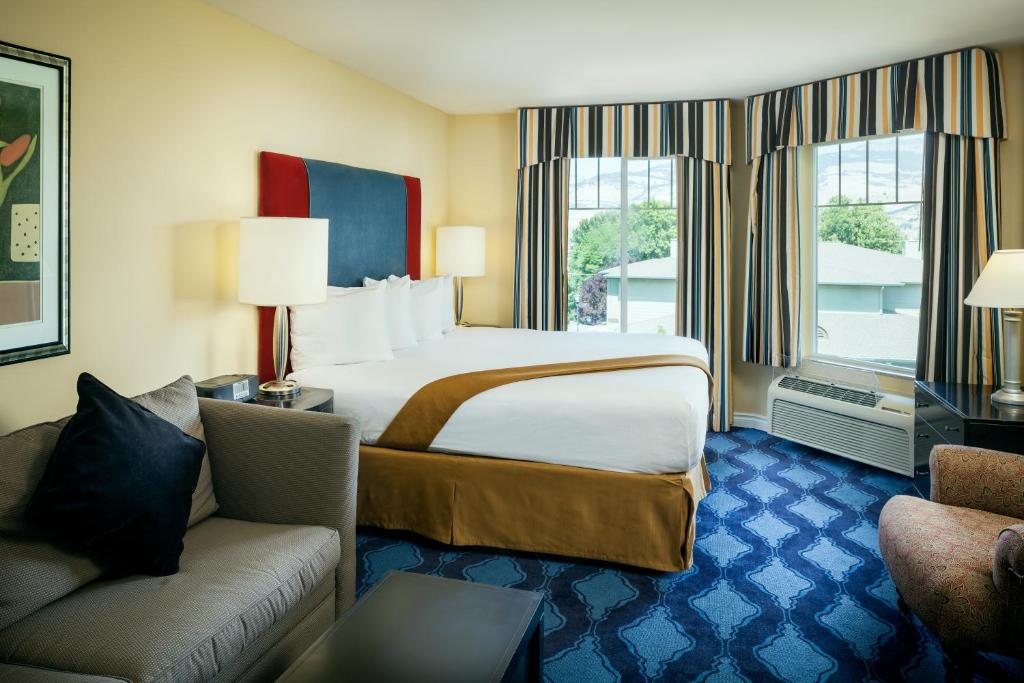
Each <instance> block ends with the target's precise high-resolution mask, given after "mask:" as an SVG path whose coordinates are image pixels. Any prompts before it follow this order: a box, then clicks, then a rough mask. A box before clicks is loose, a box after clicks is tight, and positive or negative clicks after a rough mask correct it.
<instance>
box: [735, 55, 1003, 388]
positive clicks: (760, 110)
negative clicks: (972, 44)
mask: <svg viewBox="0 0 1024 683" xmlns="http://www.w3.org/2000/svg"><path fill="white" fill-rule="evenodd" d="M746 104H747V108H746V117H747V140H746V142H747V159H748V160H749V161H750V162H751V163H753V164H754V169H753V175H752V178H751V194H750V208H749V210H750V216H749V220H748V226H749V227H748V258H747V273H746V282H747V297H746V305H745V316H744V321H745V322H744V347H743V358H744V360H749V361H751V362H754V363H762V364H765V365H776V366H780V367H790V366H794V365H796V364H797V363H799V360H800V349H799V333H798V331H799V314H800V312H799V308H800V307H799V282H800V258H799V227H800V225H799V219H798V217H797V214H796V210H797V207H796V205H795V203H793V202H795V199H796V188H795V185H793V183H795V182H796V163H795V157H794V156H792V155H790V154H789V153H790V152H791V151H792V150H793V149H794V148H796V147H799V146H801V145H809V144H815V143H819V142H833V141H836V140H844V139H848V138H856V137H864V136H869V135H883V134H888V133H896V132H899V131H901V130H911V129H912V130H924V131H929V132H934V133H936V134H942V135H943V137H944V138H959V140H960V141H959V142H956V143H954V142H951V141H948V140H947V141H946V142H944V143H942V145H940V146H945V148H946V149H945V150H944V154H945V160H944V161H943V162H942V163H943V164H945V165H946V166H947V167H949V170H942V173H943V175H942V176H939V177H935V175H934V174H936V173H939V172H940V170H941V169H940V167H939V166H937V165H935V164H937V163H938V161H937V159H938V157H939V153H938V152H936V161H935V164H932V165H928V166H927V167H926V178H925V185H926V186H930V188H931V191H932V194H931V197H932V199H931V200H929V199H928V198H926V200H925V202H924V204H925V211H926V212H927V211H929V210H931V209H932V208H934V212H933V214H932V217H931V219H929V220H923V221H922V232H923V233H924V239H925V240H928V239H929V232H930V231H932V230H937V231H941V228H940V225H941V224H942V223H943V221H945V224H946V226H947V228H946V229H947V231H948V234H949V235H953V234H956V235H959V236H960V238H961V239H971V240H981V239H982V238H981V237H979V235H980V234H981V233H983V232H985V228H986V223H985V222H984V221H981V219H980V218H979V217H978V216H977V215H975V214H971V213H970V212H968V213H964V211H967V209H966V208H964V207H990V208H991V213H988V214H986V219H987V220H990V222H991V225H993V226H994V225H995V224H996V223H997V222H998V221H997V216H998V209H999V202H998V178H997V176H996V171H995V167H992V169H991V170H992V172H991V175H990V176H988V177H987V178H985V176H984V175H983V174H982V170H981V169H982V167H983V166H984V165H985V164H983V163H982V162H981V161H980V157H979V155H980V152H978V151H977V150H976V149H974V147H973V146H978V145H981V146H984V147H985V148H986V149H987V150H989V154H990V157H993V158H994V157H995V154H996V152H995V149H996V146H997V144H998V138H1002V137H1004V132H1005V120H1004V116H1003V109H1004V105H1003V88H1002V75H1001V73H1000V65H999V55H998V54H996V53H994V52H991V51H989V50H985V49H982V48H970V49H967V50H960V51H957V52H951V53H948V54H943V55H935V56H931V57H924V58H921V59H915V60H909V61H906V62H901V63H899V64H893V65H890V66H885V67H882V68H879V69H871V70H868V71H863V72H860V73H856V74H848V75H846V76H839V77H838V78H830V79H826V80H822V81H817V82H815V83H808V84H806V85H800V86H794V87H791V88H784V89H782V90H776V91H772V92H768V93H763V94H760V95H754V96H752V97H748V98H747V103H746ZM981 140H987V141H988V142H985V143H982V142H979V141H981ZM935 144H938V143H935ZM954 147H959V148H960V153H959V154H956V153H954V152H953V151H952V149H953V148H954ZM967 148H971V149H972V150H974V151H973V152H971V153H968V152H967V151H966V149H967ZM784 153H785V154H784ZM783 154H784V156H785V157H786V158H785V159H783V158H782V157H780V155H783ZM950 156H958V158H959V159H961V160H962V159H963V158H964V157H967V156H973V157H975V158H978V159H979V160H978V161H976V162H975V163H974V164H973V165H972V166H960V165H958V163H951V162H950V161H949V157H950ZM985 179H987V180H988V181H990V182H989V183H988V184H984V183H982V182H981V181H982V180H985ZM967 192H974V193H976V196H974V197H968V196H967V195H966V194H965V193H967ZM791 199H792V201H791ZM929 201H939V202H944V203H943V204H942V205H940V206H936V207H929V206H928V203H929ZM979 210H980V209H979ZM987 210H988V209H986V211H987ZM958 212H959V213H958ZM926 217H927V213H926ZM964 220H967V221H969V222H968V223H960V222H958V221H964ZM974 224H977V226H978V227H977V228H973V227H970V225H974ZM993 230H994V228H993ZM940 234H941V232H936V234H935V235H934V236H932V241H931V242H930V243H931V244H932V245H933V248H932V251H931V252H929V251H926V252H925V254H926V273H927V272H929V271H928V270H927V269H928V268H929V266H928V265H927V260H928V259H941V258H954V259H958V260H956V261H953V262H952V265H951V266H950V267H952V268H954V269H955V270H956V271H957V272H958V273H959V272H960V271H962V277H963V278H965V279H964V280H963V281H962V282H960V283H959V285H958V287H959V288H958V287H953V286H952V285H950V284H946V281H945V280H943V277H945V276H944V275H940V274H939V272H938V270H939V269H938V268H937V266H935V265H934V263H933V264H932V272H931V274H932V279H931V280H927V279H926V280H925V287H924V289H925V290H926V291H925V294H924V299H925V301H926V302H927V305H928V306H931V308H932V310H931V312H930V313H928V312H925V314H924V315H922V319H921V335H920V336H921V339H922V343H926V344H928V345H929V348H927V349H924V348H923V349H921V350H920V351H919V354H918V355H919V358H920V359H922V360H925V364H924V365H922V364H920V363H919V368H924V369H923V370H921V371H923V372H925V373H926V376H927V377H928V378H931V377H934V376H948V377H954V376H955V377H972V378H973V377H982V376H986V375H985V373H986V372H988V371H985V370H980V369H979V370H978V371H977V372H975V371H974V370H972V369H971V368H972V367H974V368H982V367H983V366H985V361H984V359H985V358H989V359H990V361H991V362H989V364H988V365H989V367H990V371H991V372H992V373H996V374H998V368H997V363H996V362H995V361H994V360H991V359H994V358H995V356H997V355H998V354H997V353H996V346H997V345H998V336H999V332H998V330H995V331H993V332H991V333H990V334H989V333H986V332H984V329H983V328H984V327H985V326H984V325H983V324H981V323H978V327H977V329H975V327H973V325H974V323H970V322H969V321H970V320H973V319H974V318H975V317H977V316H978V315H979V314H978V313H975V312H971V311H964V310H963V306H962V304H961V303H958V302H957V300H956V299H955V297H962V296H964V295H966V293H967V290H969V288H970V285H972V284H973V283H974V277H976V275H977V273H976V272H974V269H975V268H976V267H977V268H978V272H980V266H977V265H976V263H975V262H973V261H971V260H969V259H970V257H971V254H972V253H974V252H975V251H977V252H978V253H979V254H980V253H982V252H984V251H985V249H988V250H991V249H994V248H995V247H994V245H995V242H994V235H995V233H994V232H993V233H992V235H993V240H992V241H991V242H986V243H984V244H982V243H981V242H977V244H975V245H974V246H972V247H970V248H969V249H968V248H966V247H965V246H964V245H963V244H962V243H961V246H959V247H956V245H950V244H946V243H943V242H942V241H941V240H940V237H939V235H940ZM954 247H955V248H954ZM983 258H985V259H987V254H985V256H984V257H983ZM959 259H968V260H959ZM976 260H977V259H975V261H976ZM980 263H981V264H982V265H983V264H984V261H983V260H982V261H981V262H980ZM943 272H945V271H943ZM972 273H973V275H972ZM966 278H969V280H968V279H966ZM954 279H955V278H954ZM963 286H966V289H964V288H963ZM957 311H959V312H957ZM982 317H984V316H982ZM940 320H941V321H948V322H956V323H958V324H963V325H967V326H968V327H965V328H962V329H961V330H960V331H961V332H964V333H965V334H967V333H968V332H970V333H971V334H974V336H973V337H972V341H971V342H970V343H969V344H968V347H969V348H967V349H960V348H959V347H957V348H953V346H952V345H951V343H950V342H949V341H948V340H947V341H946V342H945V343H944V344H939V343H938V342H937V335H938V334H939V333H938V332H937V331H936V325H938V324H939V322H938V321H940ZM956 333H959V332H956ZM950 334H955V333H950ZM947 354H952V356H958V354H959V356H958V357H956V358H953V357H947ZM963 354H967V355H968V356H969V355H971V354H974V356H975V357H976V359H975V360H973V361H970V362H966V361H965V360H964V358H965V357H966V356H964V355H963ZM965 363H966V365H965ZM972 363H973V365H972ZM940 367H941V368H945V369H944V370H942V371H939V370H936V368H940ZM954 367H956V368H957V370H956V371H953V370H952V368H954ZM971 381H973V380H971Z"/></svg>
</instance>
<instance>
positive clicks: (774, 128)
mask: <svg viewBox="0 0 1024 683" xmlns="http://www.w3.org/2000/svg"><path fill="white" fill-rule="evenodd" d="M1002 84H1003V81H1002V75H1001V73H1000V68H999V55H998V54H997V53H995V52H991V51H989V50H985V49H982V48H970V49H966V50H959V51H957V52H950V53H947V54H943V55H936V56H932V57H924V58H922V59H914V60H909V61H906V62H901V63H899V64H893V65H890V66H884V67H882V68H879V69H871V70H868V71H862V72H860V73H856V74H849V75H846V76H839V77H837V78H829V79H826V80H822V81H816V82H814V83H809V84H807V85H798V86H793V87H791V88H784V89H782V90H775V91H772V92H768V93H763V94H761V95H753V96H751V97H748V98H747V111H746V115H747V159H748V161H752V160H753V159H754V158H756V157H759V156H761V155H763V154H767V153H768V152H771V151H773V150H777V149H782V148H784V147H798V146H800V145H809V144H813V143H817V142H830V141H834V140H842V139H847V138H856V137H864V136H868V135H884V134H888V133H895V132H898V131H900V130H908V129H913V130H926V131H933V132H937V133H949V134H953V135H962V136H968V137H979V138H1002V137H1004V136H1005V130H1006V128H1005V121H1004V119H1003V108H1004V103H1003V85H1002Z"/></svg>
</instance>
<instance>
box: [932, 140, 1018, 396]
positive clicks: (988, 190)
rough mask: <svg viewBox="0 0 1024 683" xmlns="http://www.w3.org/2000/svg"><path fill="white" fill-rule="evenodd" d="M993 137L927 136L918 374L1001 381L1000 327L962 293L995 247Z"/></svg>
mask: <svg viewBox="0 0 1024 683" xmlns="http://www.w3.org/2000/svg"><path fill="white" fill-rule="evenodd" d="M998 169H999V141H998V140H995V139H993V138H976V137H964V136H961V135H946V134H944V133H929V134H928V135H926V137H925V174H924V175H925V187H924V201H923V202H922V216H921V224H922V234H923V240H922V242H923V248H922V251H923V252H924V276H923V281H924V283H925V286H924V287H923V289H922V295H921V328H920V334H919V336H918V351H917V377H918V379H926V380H929V381H933V382H966V383H970V384H993V385H999V383H1000V377H1001V374H1002V373H1001V367H1000V364H1001V358H1002V356H1001V354H1000V348H1001V336H1002V335H1001V330H1000V327H999V315H998V312H997V311H996V310H994V309H988V308H975V307H973V306H966V305H964V302H963V301H964V297H966V296H967V294H968V293H969V292H970V290H971V287H972V285H973V284H974V281H975V280H977V279H978V276H979V275H980V274H981V271H982V269H983V268H984V267H985V264H986V263H987V262H988V259H989V257H990V256H991V255H992V252H993V251H995V250H996V249H997V237H998V234H999V200H1000V197H999V175H998Z"/></svg>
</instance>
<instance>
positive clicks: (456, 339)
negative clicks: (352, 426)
mask: <svg viewBox="0 0 1024 683" xmlns="http://www.w3.org/2000/svg"><path fill="white" fill-rule="evenodd" d="M663 353H681V354H687V355H692V356H696V357H697V358H701V359H703V360H705V361H707V359H708V356H707V351H706V350H705V348H704V346H703V345H701V344H700V343H699V342H698V341H696V340H694V339H688V338H684V337H675V336H669V335H657V334H642V335H641V334H628V335H627V334H597V333H571V332H538V331H535V330H513V329H498V328H458V329H456V330H455V331H454V332H452V333H451V334H449V335H446V337H445V338H444V339H440V340H436V341H428V342H422V343H420V345H419V346H417V347H414V348H412V349H407V350H402V351H396V352H395V359H394V360H389V361H377V362H369V363H360V364H356V365H336V366H330V367H316V368H306V369H304V370H301V371H299V372H294V373H292V374H291V375H290V377H291V378H292V379H295V380H297V381H298V382H299V383H300V384H302V385H305V386H314V387H324V388H330V389H333V390H334V412H335V413H337V414H339V415H345V416H349V417H353V418H355V419H357V420H359V423H360V425H361V439H362V442H363V443H365V444H373V443H375V442H376V441H377V439H378V438H379V437H380V435H381V433H382V432H383V431H384V429H385V428H386V427H387V426H388V424H389V423H390V422H391V420H392V419H393V418H394V416H395V415H396V414H397V413H398V411H399V410H400V409H401V407H402V406H403V405H404V404H405V402H406V400H408V398H409V397H410V396H412V395H413V394H414V393H415V392H416V391H417V390H418V389H419V388H420V387H422V386H423V385H425V384H427V383H428V382H431V381H433V380H436V379H440V378H442V377H446V376H449V375H454V374H458V373H462V372H472V371H474V370H485V369H494V368H508V367H516V366H522V365H537V364H541V363H560V362H568V361H578V360H590V359H596V358H617V357H624V356H640V355H647V354H663ZM707 415H708V387H707V379H706V378H705V376H704V374H703V373H702V372H700V371H699V370H697V369H695V368H688V367H666V368H645V369H642V370H625V371H616V372H599V373H591V374H582V375H568V376H563V377H546V378H543V379H535V380H529V381H525V382H515V383H512V384H507V385H505V386H502V387H498V388H496V389H491V390H489V391H486V392H484V393H482V394H479V395H477V396H475V397H473V398H472V399H470V400H468V401H466V402H465V403H464V404H462V406H461V407H460V408H459V409H458V410H457V411H456V412H455V414H454V415H453V416H452V417H451V419H450V420H449V421H448V423H447V424H446V425H445V427H444V428H443V429H442V430H441V432H440V433H439V434H438V435H437V438H436V439H435V440H434V443H433V444H432V446H431V449H430V450H433V451H443V452H448V453H463V454H474V455H486V456H494V457H500V458H512V459H517V460H532V461H537V462H546V463H552V464H557V465H572V466H575V467H589V468H592V469H600V470H611V471H615V472H644V473H658V474H665V473H671V472H685V471H687V470H689V469H690V468H692V467H694V466H695V465H697V464H698V463H699V462H700V458H701V454H702V452H703V449H704V439H705V436H706V431H707Z"/></svg>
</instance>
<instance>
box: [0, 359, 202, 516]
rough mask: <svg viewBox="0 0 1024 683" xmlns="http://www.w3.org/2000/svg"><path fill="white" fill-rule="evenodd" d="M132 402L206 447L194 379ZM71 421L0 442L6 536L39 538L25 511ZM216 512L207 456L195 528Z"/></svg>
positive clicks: (195, 496) (195, 499)
mask: <svg viewBox="0 0 1024 683" xmlns="http://www.w3.org/2000/svg"><path fill="white" fill-rule="evenodd" d="M132 400H134V401H135V402H136V403H138V404H139V405H141V406H143V407H145V408H146V409H147V410H149V411H151V412H152V413H153V414H154V415H157V416H159V417H162V418H163V419H165V420H167V421H168V422H170V423H171V424H173V425H174V426H176V427H177V428H178V429H180V430H181V431H183V432H185V433H186V434H188V435H189V436H194V437H195V438H197V439H199V440H200V441H202V442H203V443H206V435H205V433H204V432H203V423H202V421H201V420H200V418H199V398H198V397H197V396H196V389H195V385H194V384H193V383H192V378H191V377H189V376H188V375H185V376H184V377H182V378H181V379H178V380H175V381H174V382H171V383H170V384H168V385H167V386H165V387H162V388H160V389H156V390H154V391H150V392H148V393H145V394H142V395H140V396H136V397H134V398H133V399H132ZM69 419H71V418H70V417H65V418H64V419H63V420H60V421H57V422H43V423H41V424H37V425H34V426H32V427H26V428H25V429H21V430H18V431H16V432H12V433H11V434H8V435H7V436H0V534H29V535H35V532H34V531H33V530H32V529H31V528H30V527H29V526H28V524H27V522H26V521H25V508H26V507H27V506H28V501H29V499H30V498H31V497H32V493H33V492H34V491H35V490H36V486H37V485H38V484H39V480H40V479H41V478H42V476H43V471H44V470H45V469H46V463H47V462H49V459H50V453H52V452H53V449H54V447H55V446H56V445H57V438H58V437H59V436H60V432H61V430H62V429H63V428H64V425H65V424H67V421H68V420H69ZM216 511H217V499H216V497H215V496H214V494H213V477H212V476H211V474H210V458H209V454H206V455H204V456H203V466H202V469H201V470H200V472H199V481H198V482H197V483H196V489H195V491H194V492H193V493H192V510H191V512H190V513H189V518H188V524H189V526H192V525H193V524H196V523H198V522H201V521H202V520H204V519H206V518H207V517H209V516H210V515H212V514H213V513H214V512H216Z"/></svg>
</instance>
